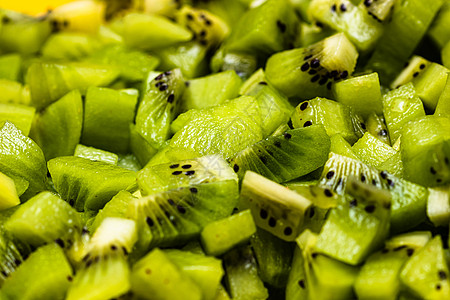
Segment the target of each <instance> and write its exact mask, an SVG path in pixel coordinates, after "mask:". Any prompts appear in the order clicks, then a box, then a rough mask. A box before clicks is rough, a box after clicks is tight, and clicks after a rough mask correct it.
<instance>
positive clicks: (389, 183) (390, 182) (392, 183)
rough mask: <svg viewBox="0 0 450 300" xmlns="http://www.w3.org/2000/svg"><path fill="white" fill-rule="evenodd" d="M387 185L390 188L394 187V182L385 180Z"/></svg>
mask: <svg viewBox="0 0 450 300" xmlns="http://www.w3.org/2000/svg"><path fill="white" fill-rule="evenodd" d="M387 184H388V185H389V186H390V187H394V185H395V184H394V182H393V181H392V180H390V179H388V180H387Z"/></svg>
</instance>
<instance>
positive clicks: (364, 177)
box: [361, 174, 366, 182]
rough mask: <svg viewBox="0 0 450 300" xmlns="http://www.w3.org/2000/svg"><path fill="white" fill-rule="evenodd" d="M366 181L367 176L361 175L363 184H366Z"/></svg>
mask: <svg viewBox="0 0 450 300" xmlns="http://www.w3.org/2000/svg"><path fill="white" fill-rule="evenodd" d="M365 181H366V176H364V174H361V182H365Z"/></svg>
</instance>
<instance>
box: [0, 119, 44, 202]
mask: <svg viewBox="0 0 450 300" xmlns="http://www.w3.org/2000/svg"><path fill="white" fill-rule="evenodd" d="M0 171H1V172H2V173H4V174H5V175H7V176H9V177H11V178H12V179H13V180H14V182H15V184H16V187H17V189H18V190H20V191H21V193H22V196H21V197H22V199H24V200H26V199H29V198H31V197H33V196H34V195H36V194H37V193H39V192H40V191H43V190H45V189H46V187H47V176H46V172H47V170H46V167H45V158H44V154H43V153H42V150H41V149H40V148H39V146H38V145H36V143H34V142H33V141H32V140H31V139H30V138H28V137H26V136H24V135H23V134H22V132H21V131H20V130H18V129H17V128H16V127H15V126H14V124H12V123H11V122H9V121H6V122H5V123H3V125H2V126H1V127H0Z"/></svg>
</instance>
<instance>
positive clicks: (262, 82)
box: [258, 81, 267, 85]
mask: <svg viewBox="0 0 450 300" xmlns="http://www.w3.org/2000/svg"><path fill="white" fill-rule="evenodd" d="M258 84H260V85H267V82H265V81H260V82H259V83H258Z"/></svg>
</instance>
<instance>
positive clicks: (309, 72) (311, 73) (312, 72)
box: [308, 70, 317, 75]
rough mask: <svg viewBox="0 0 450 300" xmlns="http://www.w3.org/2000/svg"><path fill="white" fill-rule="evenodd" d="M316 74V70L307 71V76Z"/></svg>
mask: <svg viewBox="0 0 450 300" xmlns="http://www.w3.org/2000/svg"><path fill="white" fill-rule="evenodd" d="M316 73H317V71H316V70H309V71H308V74H309V75H314V74H316Z"/></svg>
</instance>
